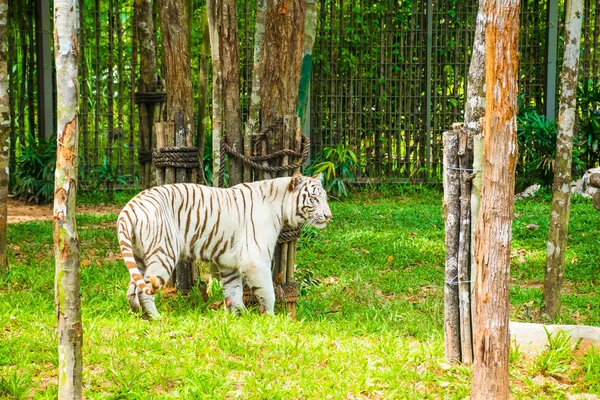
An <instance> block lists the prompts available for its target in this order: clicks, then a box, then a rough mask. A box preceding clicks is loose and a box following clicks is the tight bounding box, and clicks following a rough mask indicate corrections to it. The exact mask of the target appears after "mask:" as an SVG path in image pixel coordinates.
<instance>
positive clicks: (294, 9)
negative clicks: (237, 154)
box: [260, 0, 306, 178]
mask: <svg viewBox="0 0 600 400" xmlns="http://www.w3.org/2000/svg"><path fill="white" fill-rule="evenodd" d="M305 14H306V1H305V0H292V1H283V0H274V1H272V2H268V4H267V10H266V19H265V34H264V38H263V57H262V71H261V72H262V77H261V85H260V103H261V104H260V108H261V120H262V121H261V123H262V126H263V127H265V126H269V125H270V124H271V123H272V122H273V121H274V120H275V119H277V118H280V117H285V116H296V107H297V105H298V88H299V86H300V71H301V68H302V59H303V56H304V26H305ZM281 49H286V51H281ZM291 126H294V128H295V126H296V125H295V124H293V125H291ZM295 133H296V132H295V130H294V131H292V132H284V131H283V130H276V131H275V132H273V134H271V135H270V137H269V139H268V144H269V152H273V151H277V150H281V149H282V148H283V142H284V136H285V137H287V138H289V139H290V141H291V140H292V138H293V137H294V136H295ZM287 175H289V172H287V173H282V174H281V176H287ZM269 177H275V176H274V174H267V173H265V178H269Z"/></svg>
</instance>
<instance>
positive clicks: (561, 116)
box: [542, 0, 583, 319]
mask: <svg viewBox="0 0 600 400" xmlns="http://www.w3.org/2000/svg"><path fill="white" fill-rule="evenodd" d="M582 12H583V2H582V0H567V1H566V25H565V55H564V57H563V68H562V74H561V90H560V108H559V110H558V134H557V136H556V156H555V159H554V185H553V188H552V208H551V211H550V231H549V232H548V246H547V250H546V275H545V278H544V306H543V308H542V314H545V315H546V316H547V317H549V318H550V319H554V318H556V316H557V314H558V312H559V311H560V305H561V299H560V296H561V290H562V284H563V277H564V273H565V249H566V244H567V235H568V233H569V214H570V211H571V162H572V160H573V128H574V126H575V110H576V108H575V106H576V101H577V74H578V70H579V52H580V50H579V48H580V42H581V22H582V21H581V17H582Z"/></svg>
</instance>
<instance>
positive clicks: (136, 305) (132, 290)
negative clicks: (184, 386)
mask: <svg viewBox="0 0 600 400" xmlns="http://www.w3.org/2000/svg"><path fill="white" fill-rule="evenodd" d="M134 259H135V263H136V264H137V268H138V270H139V271H140V274H141V275H142V276H144V272H145V271H146V265H145V264H144V261H142V260H141V259H140V258H138V257H137V256H135V255H134ZM139 292H140V290H139V289H138V287H137V285H136V284H135V281H133V280H132V281H130V282H129V287H128V288H127V302H128V303H129V308H130V309H131V311H133V312H134V313H136V314H137V313H138V312H139V311H140V299H139V297H138V293H139Z"/></svg>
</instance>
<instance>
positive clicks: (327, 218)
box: [325, 214, 333, 222]
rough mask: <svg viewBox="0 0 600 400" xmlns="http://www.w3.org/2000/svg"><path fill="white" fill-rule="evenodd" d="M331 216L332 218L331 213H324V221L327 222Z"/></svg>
mask: <svg viewBox="0 0 600 400" xmlns="http://www.w3.org/2000/svg"><path fill="white" fill-rule="evenodd" d="M331 218H333V215H331V214H326V215H325V221H327V222H329V220H330V219H331Z"/></svg>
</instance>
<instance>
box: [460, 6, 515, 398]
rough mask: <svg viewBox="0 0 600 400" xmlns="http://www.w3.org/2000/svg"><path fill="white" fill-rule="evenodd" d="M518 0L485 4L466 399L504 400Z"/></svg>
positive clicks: (512, 202) (506, 378)
mask: <svg viewBox="0 0 600 400" xmlns="http://www.w3.org/2000/svg"><path fill="white" fill-rule="evenodd" d="M519 7H520V2H519V1H518V0H489V2H488V3H487V6H486V14H487V18H486V19H487V25H486V31H485V38H486V50H485V51H486V57H485V69H486V74H485V77H486V79H485V87H486V98H485V102H486V103H485V104H486V113H485V135H484V165H483V181H482V188H481V208H480V211H479V221H478V225H477V243H476V254H475V259H476V264H477V273H476V275H477V282H476V288H475V308H476V312H475V318H476V323H475V329H476V330H475V332H474V346H473V347H474V365H473V381H472V386H471V389H472V390H471V398H473V399H490V398H492V399H508V398H509V395H510V388H509V382H508V355H509V348H510V346H509V345H510V337H509V333H508V317H509V297H508V285H509V275H510V244H511V236H512V233H511V232H512V219H513V209H514V186H515V166H516V162H517V157H516V156H517V140H516V120H515V119H516V114H517V73H518V55H519V54H518V34H519Z"/></svg>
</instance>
